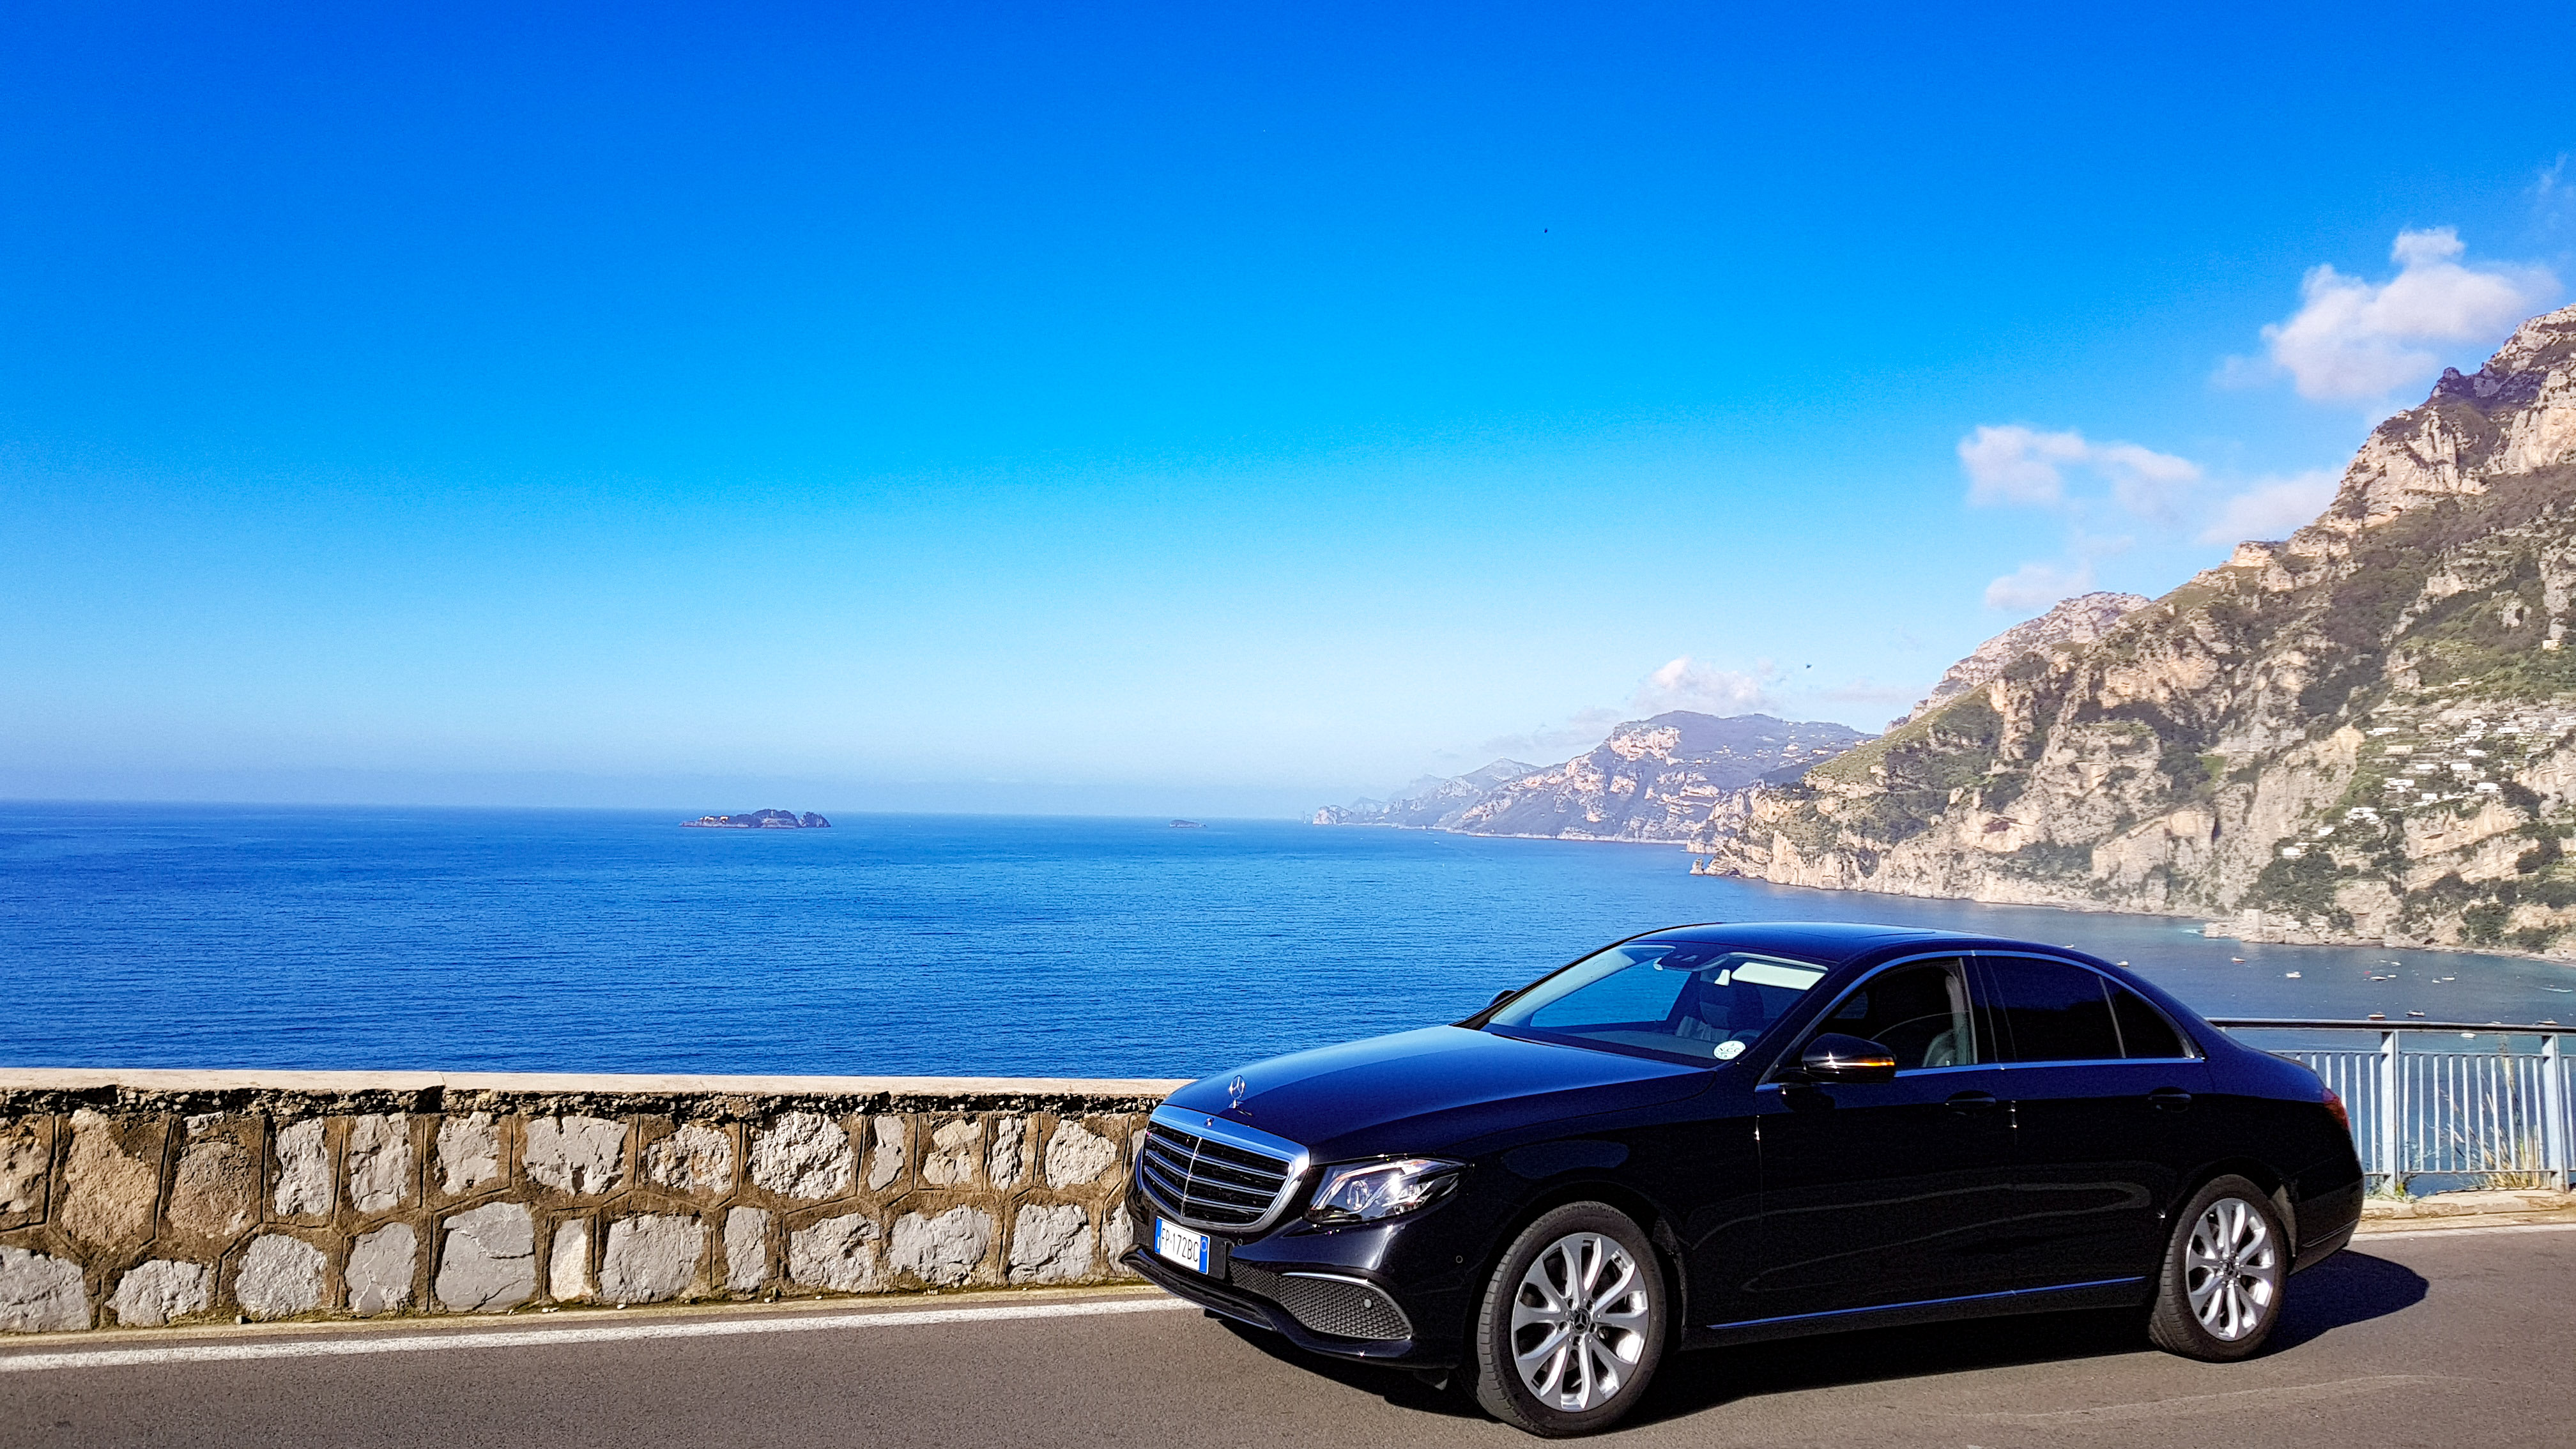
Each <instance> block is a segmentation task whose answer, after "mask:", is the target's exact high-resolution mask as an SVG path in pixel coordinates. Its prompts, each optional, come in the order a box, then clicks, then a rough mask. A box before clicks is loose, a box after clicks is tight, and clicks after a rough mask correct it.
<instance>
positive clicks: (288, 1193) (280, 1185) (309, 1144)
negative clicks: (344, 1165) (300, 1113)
mask: <svg viewBox="0 0 2576 1449" xmlns="http://www.w3.org/2000/svg"><path fill="white" fill-rule="evenodd" d="M328 1126H329V1124H328V1123H326V1122H324V1121H323V1120H322V1119H321V1118H319V1117H308V1118H306V1119H305V1120H303V1121H301V1122H289V1123H288V1124H286V1125H285V1126H283V1127H280V1128H279V1129H277V1197H276V1203H277V1211H278V1212H280V1213H283V1214H296V1213H327V1212H329V1211H330V1210H331V1145H330V1143H329V1142H327V1141H326V1140H324V1133H325V1131H326V1129H327V1128H328Z"/></svg>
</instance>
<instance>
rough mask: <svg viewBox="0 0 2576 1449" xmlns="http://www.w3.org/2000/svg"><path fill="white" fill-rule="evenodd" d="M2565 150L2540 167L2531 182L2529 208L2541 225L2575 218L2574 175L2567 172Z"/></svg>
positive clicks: (2545, 225) (2549, 225)
mask: <svg viewBox="0 0 2576 1449" xmlns="http://www.w3.org/2000/svg"><path fill="white" fill-rule="evenodd" d="M2567 159H2568V155H2567V153H2566V152H2563V151H2562V152H2560V153H2559V155H2558V159H2557V160H2555V161H2553V162H2551V163H2550V164H2548V165H2547V166H2544V167H2542V168H2541V169H2540V175H2539V176H2537V177H2536V178H2534V179H2533V181H2532V183H2531V210H2532V214H2533V215H2534V216H2536V217H2538V218H2539V220H2540V224H2541V225H2542V226H2543V227H2555V226H2557V225H2559V224H2560V223H2562V222H2565V221H2567V220H2569V219H2571V218H2576V177H2571V176H2569V175H2568V174H2567Z"/></svg>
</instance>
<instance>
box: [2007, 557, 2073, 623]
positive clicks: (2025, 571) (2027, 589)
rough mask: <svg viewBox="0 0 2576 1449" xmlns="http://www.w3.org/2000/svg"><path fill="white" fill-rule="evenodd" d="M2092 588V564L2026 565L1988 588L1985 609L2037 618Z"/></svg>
mask: <svg viewBox="0 0 2576 1449" xmlns="http://www.w3.org/2000/svg"><path fill="white" fill-rule="evenodd" d="M2092 587H2093V565H2092V563H2091V562H2090V561H2086V562H2083V563H2079V564H2077V565H2076V566H2075V567H2073V568H2071V569H2070V568H2063V567H2060V566H2059V565H2057V564H2051V563H2026V564H2023V565H2022V566H2021V567H2020V568H2017V569H2015V570H2013V571H2012V572H2011V573H2008V574H2006V575H2004V576H2003V577H2002V578H1999V579H1997V580H1995V581H1994V582H1993V583H1990V584H1988V585H1986V607H1987V608H1989V609H2003V610H2006V611H2008V612H2011V613H2015V614H2036V613H2038V612H2039V611H2040V610H2042V609H2045V608H2047V607H2048V606H2049V605H2051V604H2054V603H2056V602H2057V601H2058V600H2060V599H2071V598H2073V597H2074V596H2076V595H2077V594H2080V593H2083V592H2085V591H2086V590H2088V589H2090V588H2092Z"/></svg>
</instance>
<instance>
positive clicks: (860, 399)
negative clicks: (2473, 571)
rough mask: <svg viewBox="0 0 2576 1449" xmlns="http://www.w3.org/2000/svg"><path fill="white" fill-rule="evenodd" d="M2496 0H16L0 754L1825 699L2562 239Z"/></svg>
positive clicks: (1241, 774) (903, 770)
mask: <svg viewBox="0 0 2576 1449" xmlns="http://www.w3.org/2000/svg"><path fill="white" fill-rule="evenodd" d="M2515 25H2516V28H2515V36H2514V38H2513V39H2512V40H2511V41H2510V43H2507V42H2504V41H2502V40H2500V39H2498V38H2497V37H2495V36H2494V35H2492V34H2490V33H2489V32H2486V31H2483V30H2480V29H2477V28H2475V27H2470V26H2466V25H2450V24H2444V23H2431V22H2428V19H2427V15H2426V12H2423V11H2422V10H2421V9H2420V8H2396V7H2388V8H2384V9H2379V10H2375V11H2374V10H2372V9H2369V8H2367V7H2360V6H2353V5H2338V6H2333V7H2314V8H2309V9H2304V10H2287V9H2268V10H2267V9H2265V8H2263V7H2249V6H2244V5H2232V6H2224V7H2209V8H2207V9H2205V10H2199V11H2193V10H2190V9H2187V8H2183V7H2156V8H2154V9H2151V10H2150V9H2144V8H2142V9H2139V10H2136V11H2133V12H2128V13H2125V14H2113V15H2095V16H2082V15H2074V14H2069V13H2065V12H2062V11H2049V10H2040V9H2031V10H2022V11H2016V10H2012V9H2006V8H1998V7H1977V8H1974V9H1967V8H1962V9H1959V10H1957V11H1955V12H1951V13H1948V14H1936V13H1929V12H1926V11H1925V10H1923V9H1922V8H1920V7H1893V8H1889V9H1886V10H1883V11H1876V12H1873V11H1871V10H1869V9H1867V8H1851V7H1844V8H1839V9H1834V10H1830V11H1813V10H1809V11H1798V10H1795V9H1794V8H1793V7H1777V6H1765V7H1758V8H1754V7H1747V8H1741V9H1727V8H1719V7H1707V6H1691V7H1654V6H1629V7H1599V6H1582V7H1576V6H1566V7H1555V8H1543V7H1509V6H1476V7H1464V6H1462V7H1449V8H1442V7H1418V8H1413V9H1409V10H1405V11H1402V12H1391V11H1390V9H1389V8H1388V7H1382V6H1339V7H1337V6H1329V5H1300V6H1285V5H1254V4H1219V5H1207V4H1199V5H1190V6H1147V5H1137V6H1129V7H1107V8H1101V9H1099V10H1098V11H1097V12H1096V13H1082V14H1074V13H1068V12H1067V11H1066V10H1064V9H1062V8H1055V7H1050V8H1039V7H1008V6H973V5H949V6H937V7H919V6H909V7H884V6H836V7H816V8H814V9H810V10H808V9H786V8H773V7H760V6H753V5H742V6H729V7H721V8H720V9H718V10H711V9H708V8H706V7H687V8H682V7H657V6H651V5H631V4H630V5H621V6H615V7H605V6H602V7H579V6H524V5H522V6H509V7H501V6H485V7H478V6H472V5H458V6H448V7H441V8H439V9H438V10H437V11H436V12H435V13H430V12H422V11H418V10H416V9H404V8H396V7H389V6H346V5H340V6H328V7H320V6H317V7H312V8H305V9H295V8H285V7H256V6H253V7H245V6H221V7H218V6H196V7H185V6H164V7H127V8H116V7H106V6H100V7H62V8H57V9H53V10H48V11H38V10H34V9H31V8H26V7H12V8H10V9H8V10H6V11H0V42H5V43H0V127H5V136H6V145H5V147H0V197H5V200H0V530H5V532H0V546H5V549H6V553H5V558H6V562H5V564H0V611H5V617H6V618H7V619H8V620H10V623H9V626H8V627H7V628H6V629H5V630H0V677H5V678H6V679H7V680H8V681H9V684H8V688H7V689H6V690H5V692H0V794H14V795H48V796H64V795H69V796H122V797H142V798H158V797H234V798H264V799H346V800H388V801H391V800H402V801H415V800H417V801H456V802H491V803H581V804H649V805H655V806H662V805H671V806H678V807H687V808H692V809H696V808H706V809H721V808H741V807H748V806H752V805H766V804H779V805H788V806H794V807H798V808H824V809H830V808H840V809H868V808H937V807H940V806H948V805H953V806H957V807H962V808H977V809H1004V808H1031V809H1048V810H1055V809H1067V810H1108V811H1134V812H1143V813H1160V812H1164V811H1172V812H1176V813H1177V812H1205V813H1224V812H1240V813H1284V812H1288V811H1292V810H1296V809H1299V808H1300V807H1305V806H1311V805H1312V804H1315V803H1320V802H1322V801H1325V800H1337V799H1343V798H1347V797H1349V796H1351V795H1353V794H1356V793H1360V792H1364V791H1376V790H1382V789H1384V788H1385V787H1387V786H1390V785H1392V784H1395V783H1397V782H1399V781H1402V780H1404V779H1407V778H1409V777H1411V776H1413V775H1415V774H1418V773H1421V772H1423V771H1426V770H1439V771H1453V770H1459V769H1465V768H1470V767H1472V766H1475V765H1478V764H1482V763H1483V762H1484V761H1485V760H1486V759H1489V758H1491V757H1492V756H1494V755H1496V754H1504V753H1511V754H1517V755H1520V756H1522V757H1524V758H1528V757H1562V756H1563V755H1565V754H1568V753H1571V752H1572V751H1573V750H1574V749H1576V748H1580V747H1581V745H1583V744H1588V743H1589V742H1590V741H1589V739H1586V738H1584V736H1586V735H1587V734H1589V735H1591V736H1592V737H1595V738H1597V735H1598V732H1599V727H1600V725H1601V724H1602V723H1603V722H1605V721H1607V720H1611V719H1616V718H1619V717H1623V716H1628V715H1632V714H1635V713H1642V712H1647V711H1649V710H1651V709H1653V708H1656V707H1663V706H1670V705H1688V706H1694V707H1704V708H1718V709H1730V708H1742V707H1767V708H1770V709H1771V710H1773V711H1774V712H1777V713H1783V714H1788V715H1794V716H1800V717H1813V718H1832V719H1839V720H1844V721H1847V722H1850V723H1854V724H1858V725H1862V726H1864V727H1875V726H1876V725H1878V724H1879V723H1880V722H1882V721H1884V720H1885V719H1886V718H1888V717H1889V716H1890V715H1891V714H1893V713H1895V712H1897V711H1898V710H1900V709H1901V708H1902V707H1903V705H1904V704H1905V703H1906V702H1907V701H1908V700H1910V699H1911V698H1912V697H1913V696H1914V695H1915V694H1917V693H1919V692H1920V691H1921V689H1922V688H1923V687H1925V686H1927V685H1928V684H1929V683H1930V682H1931V680H1932V679H1933V678H1934V677H1935V676H1937V675H1938V673H1939V672H1940V670H1941V669H1942V668H1943V667H1945V666H1946V665H1947V664H1948V663H1949V662H1950V661H1951V660H1952V659H1954V658H1956V657H1957V656H1958V655H1960V654H1962V653H1964V652H1966V651H1967V650H1968V649H1970V648H1972V647H1973V646H1974V645H1975V644H1976V643H1977V642H1978V641H1979V640H1981V639H1983V638H1984V637H1986V636H1987V635H1990V634H1992V633H1994V632H1996V631H1997V630H1998V629H2001V628H2003V627H2005V626H2006V625H2008V624H2010V623H2012V622H2015V621H2016V620H2018V619H2020V618H2023V617H2027V616H2028V615H2029V614H2030V613H2033V612H2036V611H2037V610H2038V609H2040V608H2043V607H2045V606H2046V603H2047V602H2049V601H2050V599H2052V598H2053V597H2055V596H2057V595H2059V594H2062V593H2063V592H2066V591H2069V590H2072V589H2075V588H2080V587H2083V586H2086V585H2088V584H2089V585H2090V586H2093V587H2103V588H2122V589H2133V590H2136V591H2139V592H2143V593H2148V594H2154V593H2160V592H2162V591H2163V590H2165V589H2167V588H2170V587H2172V586H2173V585H2175V584H2176V583H2179V582H2180V581H2181V580H2182V579H2183V578H2185V577H2187V576H2188V575H2189V573H2190V572H2191V571H2192V570H2194V569H2196V568H2199V567H2204V566H2206V565H2208V564H2210V563H2213V562H2215V561H2217V560H2218V559H2220V558H2222V557H2224V555H2225V553H2226V549H2227V544H2228V542H2230V541H2232V539H2231V538H2230V534H2231V531H2243V530H2247V529H2254V528H2256V526H2257V525H2262V529H2261V530H2260V531H2267V532H2273V533H2277V532H2278V531H2280V529H2279V528H2278V527H2276V526H2274V524H2275V522H2276V520H2278V519H2280V518H2284V517H2289V516H2293V515H2294V514H2295V513H2296V512H2297V511H2298V510H2299V509H2301V508H2306V507H2310V506H2312V505H2313V503H2314V501H2315V500H2316V499H2317V497H2318V490H2319V489H2320V488H2322V487H2324V486H2325V483H2326V479H2325V478H2324V477H2322V476H2321V475H2320V472H2319V470H2326V471H2327V472H2329V473H2330V472H2331V470H2335V469H2338V468H2340V466H2341V465H2342V463H2343V461H2344V460H2345V458H2346V457H2347V455H2348V454H2349V453H2350V451H2351V449H2352V448H2353V447H2354V446H2355V445H2356V444H2357V443H2358V441H2359V440H2360V438H2361V436H2362V435H2363V433H2364V432H2365V431H2366V430H2367V428H2368V426H2369V424H2370V422H2371V421H2372V420H2373V419H2374V418H2375V417H2377V416H2380V415H2382V414H2384V413H2385V412H2386V411H2387V410H2389V409H2391V408H2394V407H2397V406H2403V405H2405V404H2407V403H2410V402H2412V401H2414V400H2416V399H2417V398H2420V396H2421V395H2422V391H2423V388H2424V386H2425V384H2426V383H2428V382H2429V381H2430V378H2431V375H2432V373H2433V371H2435V370H2438V368H2439V366H2441V365H2443V364H2453V365H2458V366H2461V367H2463V368H2473V367H2474V366H2475V365H2476V364H2477V362H2478V361H2479V360H2480V359H2481V358H2483V356H2484V355H2485V353H2486V352H2487V351H2488V350H2489V349H2490V348H2491V347H2492V346H2493V345H2494V343H2495V342H2497V341H2499V340H2501V338H2502V336H2503V335H2504V333H2505V332H2506V331H2509V330H2510V328H2511V325H2512V322H2513V321H2514V320H2515V319H2516V318H2517V317H2518V316H2519V315H2522V314H2525V313H2527V312H2531V311H2538V310H2541V309H2543V308H2545V307H2546V306H2549V305H2554V304H2557V303H2560V302H2563V301H2565V300H2567V298H2568V295H2569V294H2568V283H2570V282H2572V281H2576V199H2571V198H2576V169H2571V168H2570V166H2569V164H2568V161H2567V159H2566V158H2567V156H2568V154H2569V153H2570V152H2571V151H2576V84H2571V82H2570V81H2569V79H2568V78H2567V72H2566V69H2565V66H2564V64H2563V58H2564V57H2565V56H2566V55H2567V54H2569V53H2571V52H2576V17H2571V16H2568V15H2560V14H2556V13H2554V12H2550V11H2547V10H2546V9H2544V10H2542V11H2536V12H2532V13H2530V14H2527V15H2524V16H2521V17H2520V18H2518V19H2517V21H2516V23H2515ZM2318 268H2331V269H2332V271H2331V272H2326V273H2320V272H2318V271H2317V270H2316V269H2318ZM2267 328H2268V329H2271V330H2270V331H2269V332H2268V333H2267V331H2266V329H2267ZM1981 430H1984V431H1981ZM755 794H756V795H757V796H758V798H753V797H754V795H755ZM773 796H775V797H776V798H772V797H773ZM791 796H792V798H790V797H791Z"/></svg>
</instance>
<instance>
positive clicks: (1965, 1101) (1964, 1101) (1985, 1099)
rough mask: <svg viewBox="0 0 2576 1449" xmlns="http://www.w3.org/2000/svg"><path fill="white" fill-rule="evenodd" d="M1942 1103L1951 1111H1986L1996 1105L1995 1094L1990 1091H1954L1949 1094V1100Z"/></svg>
mask: <svg viewBox="0 0 2576 1449" xmlns="http://www.w3.org/2000/svg"><path fill="white" fill-rule="evenodd" d="M1942 1105H1943V1106H1945V1107H1948V1108H1949V1109H1950V1110H1951V1111H1953V1112H1988V1111H1992V1110H1993V1109H1994V1107H1995V1105H1996V1103H1995V1094H1994V1093H1992V1092H1955V1093H1952V1094H1951V1096H1950V1100H1948V1101H1947V1102H1944V1103H1942Z"/></svg>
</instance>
